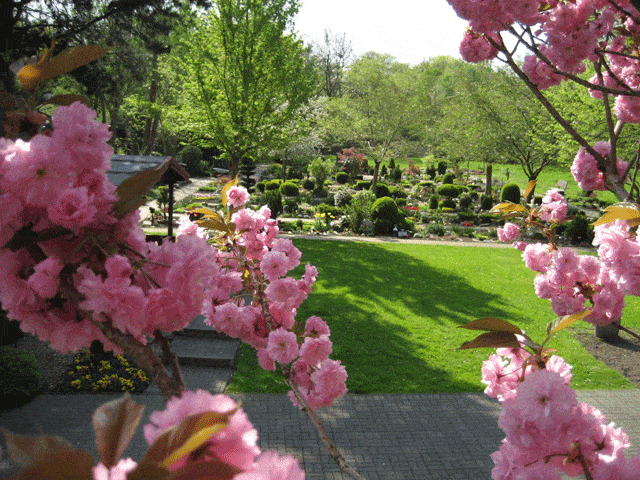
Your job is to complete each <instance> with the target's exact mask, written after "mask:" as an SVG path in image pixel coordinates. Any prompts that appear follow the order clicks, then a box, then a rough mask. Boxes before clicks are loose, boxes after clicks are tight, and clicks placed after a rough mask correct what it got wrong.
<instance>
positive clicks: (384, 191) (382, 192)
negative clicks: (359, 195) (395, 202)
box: [373, 182, 391, 198]
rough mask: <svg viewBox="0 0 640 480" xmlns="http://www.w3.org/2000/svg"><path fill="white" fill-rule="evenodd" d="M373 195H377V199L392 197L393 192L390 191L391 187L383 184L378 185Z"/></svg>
mask: <svg viewBox="0 0 640 480" xmlns="http://www.w3.org/2000/svg"><path fill="white" fill-rule="evenodd" d="M373 193H374V194H375V196H376V198H382V197H390V196H391V190H390V189H389V186H388V185H387V184H386V183H382V182H378V183H376V188H375V190H374V192H373Z"/></svg>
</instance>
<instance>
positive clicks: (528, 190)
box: [524, 178, 538, 198]
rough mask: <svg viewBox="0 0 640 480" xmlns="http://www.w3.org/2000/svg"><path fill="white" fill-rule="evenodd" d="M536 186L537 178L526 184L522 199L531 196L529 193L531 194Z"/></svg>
mask: <svg viewBox="0 0 640 480" xmlns="http://www.w3.org/2000/svg"><path fill="white" fill-rule="evenodd" d="M537 184H538V179H537V178H536V179H535V180H531V181H530V182H529V183H527V188H525V189H524V198H529V195H531V192H533V190H534V189H535V188H536V185H537Z"/></svg>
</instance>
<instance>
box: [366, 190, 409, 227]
mask: <svg viewBox="0 0 640 480" xmlns="http://www.w3.org/2000/svg"><path fill="white" fill-rule="evenodd" d="M401 218H402V217H401V215H400V211H399V210H398V206H397V205H396V202H394V200H393V198H391V197H382V198H379V199H377V200H376V201H375V202H374V204H373V209H372V212H371V219H372V220H373V228H374V232H375V233H376V235H391V233H392V232H393V227H394V226H395V225H398V224H399V223H400V220H401Z"/></svg>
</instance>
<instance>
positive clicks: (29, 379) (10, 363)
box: [0, 347, 40, 397]
mask: <svg viewBox="0 0 640 480" xmlns="http://www.w3.org/2000/svg"><path fill="white" fill-rule="evenodd" d="M39 384H40V366H39V365H38V361H37V360H36V357H35V355H34V354H33V353H31V352H28V351H27V350H21V349H18V348H13V347H3V348H0V394H2V396H3V397H5V396H23V397H32V396H33V395H36V394H37V393H39V391H40V385H39Z"/></svg>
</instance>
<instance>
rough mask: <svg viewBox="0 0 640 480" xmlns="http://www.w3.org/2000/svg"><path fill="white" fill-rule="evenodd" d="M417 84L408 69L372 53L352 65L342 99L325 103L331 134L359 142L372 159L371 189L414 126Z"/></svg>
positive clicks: (346, 78) (391, 58) (389, 57)
mask: <svg viewBox="0 0 640 480" xmlns="http://www.w3.org/2000/svg"><path fill="white" fill-rule="evenodd" d="M415 80H416V78H415V75H414V74H413V71H412V69H411V68H410V67H409V65H406V64H403V63H399V62H396V61H395V60H394V59H393V57H391V56H390V55H380V54H377V53H373V52H370V53H367V54H365V55H364V56H363V57H361V58H359V59H357V60H355V61H354V62H353V63H352V64H351V66H350V68H349V70H348V71H347V75H346V77H345V95H344V97H342V98H334V99H329V101H328V102H327V116H328V120H327V123H326V125H327V133H328V136H332V137H334V138H343V139H345V140H348V139H351V140H356V141H357V142H358V143H359V144H360V147H361V149H362V150H363V151H365V152H366V154H367V157H368V158H370V159H372V160H373V161H374V166H375V167H374V174H373V181H372V188H375V185H376V183H377V181H378V171H379V167H380V163H381V162H382V161H383V160H385V159H387V158H388V157H389V156H390V155H392V154H394V153H397V152H398V151H399V148H400V147H401V145H402V141H403V139H405V138H407V136H409V135H410V134H411V130H412V128H413V127H415V125H416V122H415V112H416V109H415V108H414V107H415V106H416V105H415V102H416V99H417V97H416V81H415Z"/></svg>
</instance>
